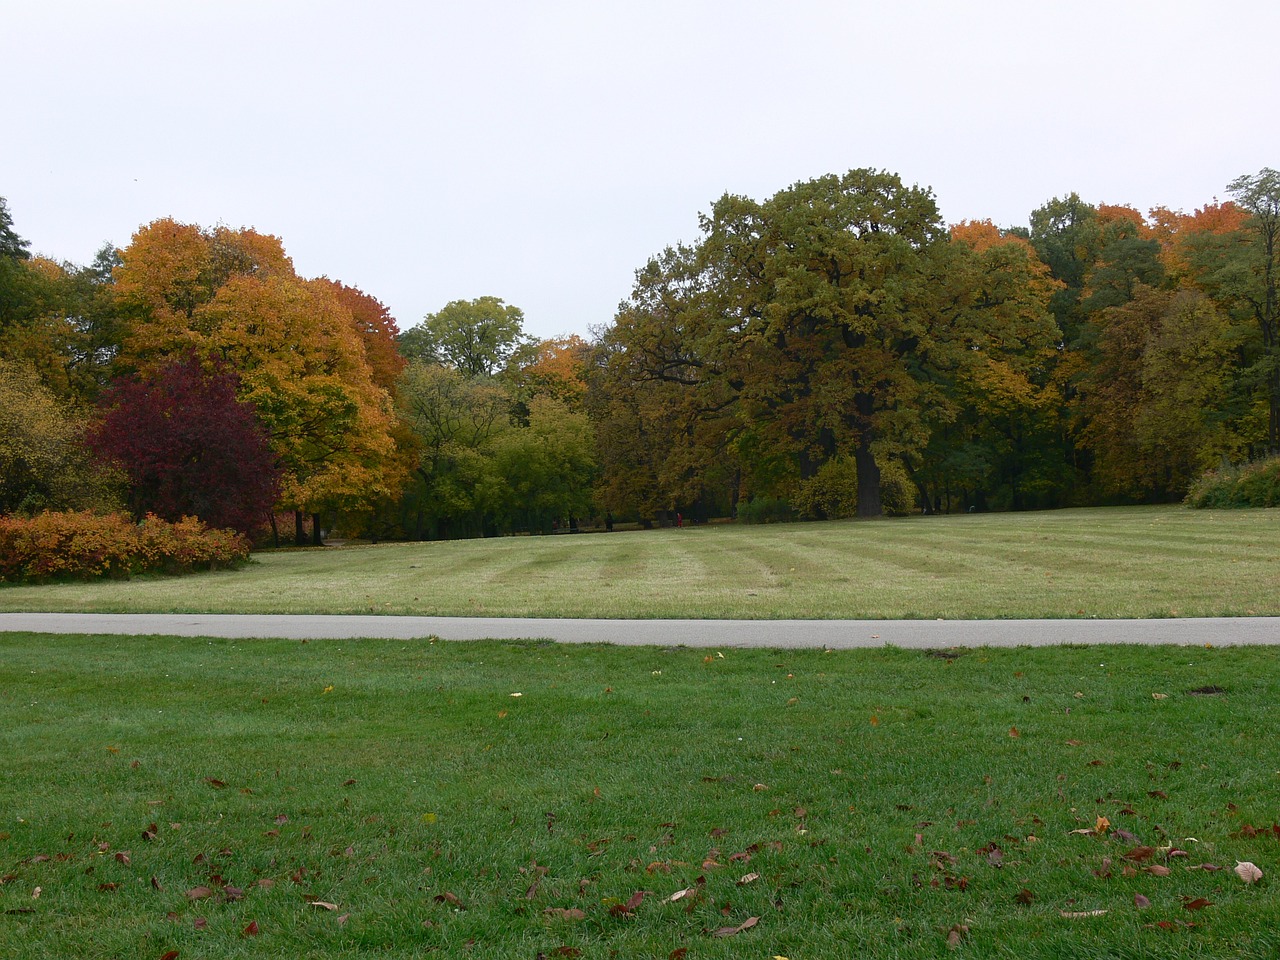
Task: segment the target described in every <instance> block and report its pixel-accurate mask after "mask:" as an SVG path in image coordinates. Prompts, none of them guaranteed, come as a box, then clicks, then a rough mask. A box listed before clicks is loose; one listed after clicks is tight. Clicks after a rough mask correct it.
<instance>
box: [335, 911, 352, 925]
mask: <svg viewBox="0 0 1280 960" xmlns="http://www.w3.org/2000/svg"><path fill="white" fill-rule="evenodd" d="M350 919H351V914H349V913H344V914H343V915H342V916H340V917H339V918H338V926H340V927H341V926H344V925H345V924H346V922H347V921H348V920H350Z"/></svg>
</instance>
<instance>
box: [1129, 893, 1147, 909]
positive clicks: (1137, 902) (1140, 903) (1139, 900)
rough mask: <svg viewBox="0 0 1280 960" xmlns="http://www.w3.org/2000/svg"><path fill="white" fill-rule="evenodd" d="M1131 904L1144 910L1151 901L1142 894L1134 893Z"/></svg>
mask: <svg viewBox="0 0 1280 960" xmlns="http://www.w3.org/2000/svg"><path fill="white" fill-rule="evenodd" d="M1133 905H1134V906H1135V907H1137V908H1138V909H1139V910H1145V909H1147V907H1149V906H1151V901H1150V900H1148V899H1147V898H1146V897H1144V896H1143V895H1142V894H1140V893H1135V894H1134V895H1133Z"/></svg>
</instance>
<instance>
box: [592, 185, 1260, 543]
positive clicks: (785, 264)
mask: <svg viewBox="0 0 1280 960" xmlns="http://www.w3.org/2000/svg"><path fill="white" fill-rule="evenodd" d="M1228 192H1229V194H1230V196H1231V199H1230V200H1229V201H1227V202H1223V203H1212V204H1209V205H1207V206H1205V207H1203V208H1202V209H1199V210H1197V211H1195V212H1194V213H1192V214H1183V213H1178V212H1174V211H1170V210H1167V209H1156V210H1153V211H1151V212H1150V213H1149V214H1147V215H1144V214H1142V213H1140V212H1139V211H1137V210H1134V209H1132V208H1130V207H1124V206H1113V205H1106V204H1099V205H1093V204H1089V203H1086V202H1085V201H1083V200H1082V199H1081V198H1079V197H1078V196H1076V195H1074V194H1072V195H1070V196H1068V197H1066V198H1065V199H1055V200H1052V201H1050V202H1049V203H1047V204H1046V205H1045V206H1043V207H1041V208H1040V209H1038V210H1035V211H1034V212H1033V213H1032V214H1031V217H1030V229H1029V230H1028V229H1005V230H1002V229H998V228H997V227H995V226H994V225H993V224H991V223H989V222H979V223H961V224H958V225H955V226H952V227H950V228H949V229H948V228H947V227H946V226H945V225H944V224H943V223H942V221H941V218H940V217H939V214H938V209H937V206H936V204H935V202H934V199H933V197H932V195H931V194H930V193H929V192H928V191H925V190H921V189H919V188H917V187H909V186H906V185H904V184H903V183H902V182H901V180H900V179H899V178H898V177H897V176H894V175H892V174H889V173H883V172H877V171H873V170H854V171H850V172H849V173H848V174H846V175H844V176H828V177H822V178H819V179H816V180H812V181H809V182H805V183H798V184H796V185H794V186H792V187H790V188H788V189H786V190H782V191H780V192H779V193H777V194H776V195H774V196H773V197H771V198H769V199H768V200H765V201H763V202H757V201H754V200H751V199H748V198H746V197H737V196H725V197H723V198H722V199H720V200H719V201H718V202H717V203H716V204H715V205H714V206H713V207H712V209H711V211H710V212H709V213H708V214H707V215H706V216H704V217H703V218H702V220H701V228H702V229H701V237H700V239H699V240H698V242H697V243H695V244H693V245H689V246H678V247H672V248H670V249H668V250H666V251H664V252H663V254H662V255H661V256H658V257H655V258H654V259H653V260H651V261H650V262H649V263H648V264H647V265H646V266H645V267H644V268H643V269H642V270H641V271H639V273H638V274H637V281H636V286H635V289H634V292H633V294H632V296H631V298H630V299H629V300H628V301H627V302H626V303H624V304H623V305H622V307H621V309H620V310H619V313H618V316H617V318H616V321H615V322H614V324H613V325H612V326H610V327H608V328H607V329H605V330H603V331H601V333H600V337H599V346H598V352H597V355H596V363H595V365H594V367H593V369H592V383H593V386H594V389H593V390H592V391H591V394H590V403H591V410H592V419H593V422H594V423H595V425H596V428H597V431H598V455H599V457H600V462H601V467H602V472H603V478H604V480H603V487H602V497H603V499H604V502H605V503H607V504H609V505H610V506H612V507H613V509H614V510H617V511H623V510H636V511H639V512H641V513H648V512H653V511H655V510H657V509H660V508H662V507H663V506H665V505H668V504H671V503H682V504H686V505H690V504H696V505H697V510H698V511H699V512H702V513H707V514H723V513H725V512H727V511H728V510H730V509H732V508H733V507H734V506H735V505H738V506H739V508H740V509H741V505H742V504H744V503H745V504H759V503H763V504H765V508H764V509H765V510H766V511H772V512H774V513H776V514H778V515H797V516H802V517H815V518H820V517H832V516H845V515H851V514H855V513H856V514H858V515H862V516H876V515H878V514H879V513H880V512H881V511H882V510H883V509H886V508H890V509H894V510H908V509H910V510H921V511H925V512H929V511H934V510H961V509H965V510H967V509H980V510H981V509H1001V510H1003V509H1014V510H1017V509H1027V508H1045V507H1055V506H1064V505H1086V504H1105V503H1117V502H1156V501H1170V500H1177V499H1180V498H1182V497H1183V496H1184V495H1185V493H1186V491H1187V489H1188V487H1189V485H1190V484H1191V482H1192V481H1193V480H1194V479H1195V478H1196V477H1197V476H1199V475H1200V474H1201V473H1203V472H1204V471H1205V470H1207V469H1209V468H1212V467H1216V466H1218V465H1220V464H1221V463H1223V462H1224V461H1226V462H1240V461H1248V460H1250V459H1253V458H1257V457H1261V456H1263V455H1265V454H1267V453H1272V452H1275V451H1276V450H1277V449H1280V344H1278V343H1277V335H1278V334H1280V328H1278V327H1277V322H1278V321H1280V307H1278V304H1277V293H1276V283H1277V276H1278V275H1280V270H1278V266H1280V265H1278V264H1277V248H1276V234H1277V227H1278V225H1280V174H1277V173H1276V172H1275V171H1273V170H1269V169H1264V170H1263V171H1262V172H1261V173H1259V174H1257V175H1256V176H1245V177H1241V178H1239V179H1238V180H1236V181H1234V182H1233V183H1232V184H1230V185H1229V187H1228Z"/></svg>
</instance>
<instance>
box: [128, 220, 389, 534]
mask: <svg viewBox="0 0 1280 960" xmlns="http://www.w3.org/2000/svg"><path fill="white" fill-rule="evenodd" d="M122 260H123V263H122V264H121V266H120V267H119V268H117V270H116V271H115V277H116V288H117V295H118V297H119V300H120V303H121V305H122V308H123V313H124V315H125V318H126V325H127V333H126V336H125V343H124V349H123V351H122V357H121V363H122V365H125V366H126V367H131V368H132V369H134V370H139V371H146V370H147V369H149V368H153V367H155V366H157V365H162V364H163V363H164V362H165V361H166V360H167V359H168V358H169V357H171V356H173V355H174V354H175V353H177V354H182V353H184V352H186V351H194V352H195V353H196V354H197V355H200V356H205V355H209V354H212V355H214V356H216V357H218V358H219V359H220V360H222V361H224V362H225V363H227V364H228V365H229V366H230V368H231V369H232V370H234V371H235V372H236V373H237V374H238V376H239V381H238V382H239V387H238V396H239V398H240V399H241V400H245V401H247V402H249V403H251V404H252V405H253V406H254V408H255V410H256V411H257V414H258V417H259V419H260V420H261V422H262V424H263V426H264V427H265V429H266V430H267V433H268V436H269V437H270V439H271V445H272V449H273V451H274V452H275V455H276V458H277V462H278V463H279V464H280V466H281V467H282V468H283V470H284V475H283V478H282V482H281V505H282V506H284V507H286V508H289V509H292V510H294V511H295V513H296V514H297V515H298V521H297V530H298V532H299V537H300V538H301V530H302V523H301V514H302V513H303V512H309V513H312V514H318V513H320V512H321V511H356V510H363V509H365V508H366V507H367V506H368V505H369V504H370V503H371V502H374V501H376V500H378V499H380V498H384V497H386V496H388V495H390V494H391V493H392V492H394V491H395V490H396V489H397V488H398V485H399V483H400V480H401V476H400V474H399V467H400V461H399V459H398V458H397V457H396V456H395V442H394V440H393V438H392V435H391V430H392V418H391V398H390V397H389V396H388V394H387V392H386V391H385V390H384V389H382V388H380V387H379V385H378V384H377V382H376V381H375V380H374V370H373V368H372V366H371V365H370V363H369V360H368V354H367V350H366V347H365V343H364V340H363V338H362V333H361V330H360V328H359V326H358V324H357V322H356V319H355V318H354V317H353V315H352V313H351V311H350V310H349V309H347V308H346V307H345V306H343V303H342V302H341V300H340V294H341V291H338V290H335V287H334V285H333V283H332V282H331V281H327V280H325V281H315V280H304V279H302V278H301V277H299V276H297V274H296V273H294V271H293V266H292V263H291V262H290V261H289V259H288V257H287V256H285V254H284V248H283V247H282V245H281V244H280V241H279V240H278V239H277V238H275V237H271V236H266V235H262V234H258V233H256V232H254V231H252V230H241V231H232V230H228V229H226V228H218V229H217V230H213V231H206V230H202V229H201V228H199V227H193V226H190V225H185V224H179V223H175V222H174V221H172V220H159V221H156V222H155V223H153V224H150V225H148V226H147V227H144V228H142V229H141V230H140V231H139V232H138V233H137V234H135V236H134V238H133V242H131V243H130V245H129V247H128V248H127V249H125V250H124V251H123V252H122ZM313 531H314V532H313V538H314V539H313V542H314V540H318V537H319V525H318V524H313Z"/></svg>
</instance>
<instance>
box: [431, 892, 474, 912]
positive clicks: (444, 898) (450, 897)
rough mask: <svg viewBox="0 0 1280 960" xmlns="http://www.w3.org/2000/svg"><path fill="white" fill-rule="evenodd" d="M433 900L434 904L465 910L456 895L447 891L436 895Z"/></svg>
mask: <svg viewBox="0 0 1280 960" xmlns="http://www.w3.org/2000/svg"><path fill="white" fill-rule="evenodd" d="M434 899H435V901H436V903H447V904H449V905H450V906H453V907H456V908H457V909H459V910H465V909H467V908H466V906H465V905H464V904H463V902H462V901H461V900H460V899H459V898H458V895H457V894H456V893H450V892H449V891H447V890H446V891H445V892H444V893H437V894H436V895H435V898H434Z"/></svg>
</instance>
